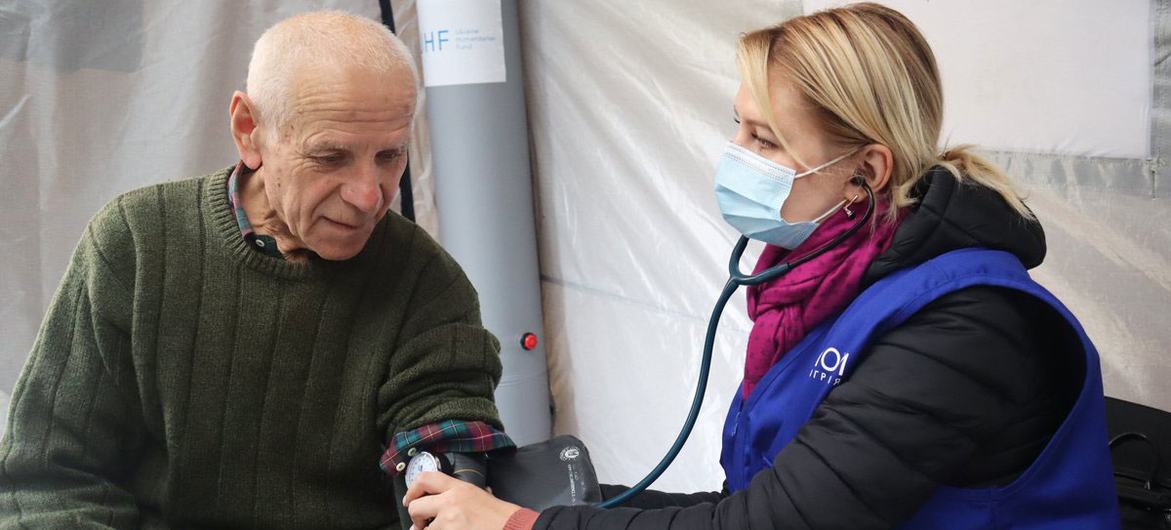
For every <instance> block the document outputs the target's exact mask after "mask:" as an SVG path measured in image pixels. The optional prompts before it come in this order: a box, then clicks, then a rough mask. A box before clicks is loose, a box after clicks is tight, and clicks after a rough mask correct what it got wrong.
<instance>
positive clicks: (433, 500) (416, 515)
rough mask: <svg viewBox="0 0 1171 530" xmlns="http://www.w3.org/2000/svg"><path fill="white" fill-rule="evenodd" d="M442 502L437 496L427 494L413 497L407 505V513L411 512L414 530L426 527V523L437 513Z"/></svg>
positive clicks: (421, 529)
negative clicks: (417, 497) (418, 497)
mask: <svg viewBox="0 0 1171 530" xmlns="http://www.w3.org/2000/svg"><path fill="white" fill-rule="evenodd" d="M442 502H443V501H442V500H440V499H439V497H437V496H427V497H423V498H420V499H415V500H414V501H412V502H411V503H410V504H409V505H407V513H409V514H411V525H412V526H413V527H414V528H415V530H423V529H425V528H427V524H428V523H429V522H430V521H431V520H432V519H434V518H435V516H437V515H439V508H440V504H442Z"/></svg>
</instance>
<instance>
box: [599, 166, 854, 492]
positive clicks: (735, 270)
mask: <svg viewBox="0 0 1171 530" xmlns="http://www.w3.org/2000/svg"><path fill="white" fill-rule="evenodd" d="M851 182H852V183H853V184H855V185H857V186H860V187H861V188H862V189H863V191H865V192H866V211H865V212H863V214H862V217H860V218H859V219H858V221H856V222H855V223H854V225H853V226H851V227H850V228H849V229H848V230H846V231H845V232H842V233H841V234H840V235H838V236H837V237H835V238H833V239H832V240H831V241H829V242H828V243H826V244H824V245H822V246H820V247H818V248H816V249H814V250H813V251H812V252H809V253H808V254H806V255H804V256H801V257H800V258H797V259H795V260H793V261H787V262H785V263H780V264H777V265H773V266H772V267H769V268H767V269H765V270H763V271H760V272H758V273H756V274H744V273H743V272H741V270H740V258H741V257H743V256H744V249H746V248H748V238H747V237H744V236H740V239H739V240H738V241H736V246H735V247H733V248H732V256H731V257H730V258H729V259H728V282H727V283H725V284H724V290H723V291H721V292H720V298H719V299H718V300H716V305H715V307H714V308H712V315H711V317H710V318H708V325H707V336H706V337H705V338H704V342H703V358H702V360H701V361H700V365H699V379H698V381H697V382H696V385H695V397H693V398H692V399H691V411H690V412H688V413H687V420H685V421H684V422H683V428H682V429H681V430H680V431H679V436H677V437H676V438H675V443H674V444H672V445H671V448H670V449H668V450H667V454H665V455H663V459H662V460H660V461H659V464H658V465H656V466H655V467H654V469H652V470H651V471H650V472H649V473H647V475H646V477H643V479H642V480H640V481H639V482H638V483H637V484H635V485H634V486H632V487H631V488H630V489H628V490H626V491H624V492H622V493H621V494H619V495H616V496H614V497H611V498H609V499H606V500H605V501H602V502H600V503H598V504H597V506H598V507H601V508H612V507H615V506H618V505H620V504H622V503H624V502H626V501H628V500H630V498H631V497H634V496H635V495H638V494H639V493H642V492H643V491H645V490H646V489H647V488H648V487H650V485H651V484H653V483H654V482H655V481H656V480H658V478H659V476H660V475H662V474H663V472H664V471H666V470H667V468H668V467H670V465H671V462H673V461H674V460H675V457H676V456H679V451H680V450H682V449H683V444H685V443H687V438H688V437H689V436H691V430H692V429H693V428H694V427H695V422H696V420H697V419H699V409H700V407H702V406H703V396H704V393H705V392H706V391H707V380H708V375H709V373H710V371H711V367H712V347H713V345H714V344H715V341H716V329H717V327H719V325H720V317H721V316H722V315H723V313H724V306H726V305H727V304H728V300H729V299H731V298H732V294H733V293H735V292H736V290H737V289H739V288H740V286H751V285H760V284H762V283H765V282H770V281H772V280H775V279H777V278H780V277H781V276H784V275H785V274H788V273H789V271H791V270H793V268H794V267H797V266H799V265H801V264H803V263H806V262H808V261H810V260H812V259H814V258H816V257H818V256H820V255H822V254H825V253H826V252H828V251H829V250H830V249H832V248H834V247H836V246H838V245H840V244H841V243H842V242H843V241H845V240H846V239H847V238H849V237H850V236H852V235H854V233H855V232H857V231H858V230H860V229H861V228H862V226H863V225H865V224H866V223H867V221H869V220H870V218H871V216H873V215H874V207H875V199H874V190H871V189H870V186H868V185H867V184H866V180H865V179H863V178H862V177H859V176H855V177H854V178H853V179H852V180H851ZM848 207H849V205H847V206H846V208H848ZM846 211H847V213H848V212H849V210H848V209H847V210H846Z"/></svg>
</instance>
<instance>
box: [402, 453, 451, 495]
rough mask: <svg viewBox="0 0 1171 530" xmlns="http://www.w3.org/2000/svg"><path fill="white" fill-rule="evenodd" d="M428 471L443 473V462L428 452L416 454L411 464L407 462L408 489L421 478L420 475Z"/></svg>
mask: <svg viewBox="0 0 1171 530" xmlns="http://www.w3.org/2000/svg"><path fill="white" fill-rule="evenodd" d="M428 471H443V462H441V461H440V460H439V457H438V456H435V455H433V454H431V453H428V452H426V451H420V452H419V453H416V454H415V456H413V457H411V460H410V462H407V474H406V477H405V480H406V482H407V487H408V488H409V487H411V484H414V482H415V480H416V479H418V478H419V475H422V474H423V473H426V472H428Z"/></svg>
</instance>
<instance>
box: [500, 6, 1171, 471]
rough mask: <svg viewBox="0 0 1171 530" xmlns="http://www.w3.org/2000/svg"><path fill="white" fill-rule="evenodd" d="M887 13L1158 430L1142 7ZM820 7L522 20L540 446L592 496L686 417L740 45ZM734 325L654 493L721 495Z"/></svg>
mask: <svg viewBox="0 0 1171 530" xmlns="http://www.w3.org/2000/svg"><path fill="white" fill-rule="evenodd" d="M890 4H892V5H893V6H895V7H897V8H899V9H902V10H904V11H905V12H906V13H907V15H908V16H909V17H910V18H911V19H912V20H914V21H916V22H917V23H918V24H920V25H921V27H922V29H923V31H924V33H925V34H926V36H927V38H928V39H929V40H930V41H931V42H932V44H933V46H934V48H935V50H936V54H937V56H938V58H939V62H940V65H941V70H942V72H943V81H944V85H945V94H946V98H945V99H946V104H947V108H946V115H947V121H946V124H945V127H946V130H947V131H948V138H946V139H945V140H947V141H949V142H950V143H951V144H956V143H962V142H965V141H967V142H977V143H981V144H984V145H985V146H988V147H990V148H992V149H994V151H993V153H992V155H993V156H994V158H995V159H996V160H998V161H999V162H1000V163H1001V164H1003V165H1004V167H1006V168H1007V169H1008V170H1009V172H1010V173H1012V174H1015V175H1017V176H1018V177H1019V178H1020V180H1021V182H1022V186H1023V187H1024V188H1025V190H1026V191H1027V192H1028V194H1029V196H1030V205H1031V206H1032V207H1033V208H1034V209H1035V210H1036V212H1037V214H1038V216H1039V217H1040V218H1041V220H1042V222H1043V223H1044V224H1045V226H1046V230H1047V233H1048V236H1049V243H1050V253H1049V257H1048V259H1047V261H1046V263H1045V264H1044V265H1043V266H1042V267H1040V268H1039V269H1038V270H1037V271H1036V274H1035V275H1036V277H1037V278H1038V279H1039V281H1041V282H1042V283H1043V284H1045V285H1046V286H1048V287H1049V288H1050V289H1051V290H1053V291H1054V292H1055V293H1056V294H1057V295H1058V296H1059V297H1061V298H1062V299H1063V300H1064V301H1065V302H1066V303H1067V305H1069V306H1070V307H1071V308H1072V309H1073V311H1074V312H1075V313H1076V314H1078V315H1079V316H1080V317H1081V318H1082V319H1083V321H1084V322H1085V325H1086V327H1087V329H1088V330H1089V334H1090V336H1091V337H1092V338H1093V339H1094V340H1095V341H1096V342H1097V344H1098V346H1099V348H1100V349H1101V351H1102V359H1103V361H1102V364H1103V369H1104V373H1105V379H1106V388H1107V392H1108V393H1110V394H1112V395H1115V396H1118V397H1122V398H1124V399H1130V400H1135V401H1139V402H1142V403H1146V404H1149V405H1153V406H1156V407H1160V408H1163V409H1171V389H1169V388H1168V387H1167V386H1166V384H1165V383H1164V381H1167V380H1168V379H1169V378H1171V363H1169V362H1168V361H1167V360H1166V357H1165V351H1166V348H1167V346H1168V345H1171V327H1169V326H1167V325H1166V324H1165V322H1166V318H1167V314H1168V313H1169V311H1171V282H1169V280H1171V204H1169V203H1168V199H1167V197H1166V189H1167V186H1166V178H1167V177H1166V176H1165V174H1164V173H1161V172H1160V170H1162V163H1161V162H1160V161H1159V160H1161V159H1160V158H1148V157H1149V156H1150V155H1151V150H1152V149H1158V145H1157V143H1158V142H1155V143H1156V145H1152V142H1151V141H1150V139H1151V135H1152V134H1154V138H1156V140H1157V139H1158V138H1160V136H1159V133H1158V129H1156V130H1155V131H1153V132H1152V131H1151V129H1150V123H1151V119H1152V117H1154V118H1155V122H1156V124H1157V123H1158V116H1160V115H1165V114H1160V113H1166V112H1167V103H1166V98H1163V99H1159V100H1158V102H1157V104H1156V105H1155V106H1154V107H1152V100H1151V85H1152V83H1154V84H1155V85H1156V86H1171V85H1168V84H1167V83H1168V80H1167V79H1166V78H1165V75H1158V71H1155V74H1152V71H1153V65H1154V64H1155V63H1154V62H1153V60H1152V54H1151V47H1152V32H1151V28H1152V25H1153V23H1154V22H1155V21H1152V20H1151V16H1152V13H1154V12H1155V9H1154V8H1155V6H1153V5H1150V4H1148V3H1147V2H1141V1H1133V0H1132V1H1128V2H1091V1H1088V0H1086V1H1079V2H1057V1H1053V0H1048V1H1045V2H1028V3H1027V5H1025V3H1020V2H1012V1H1010V0H996V1H993V2H983V1H981V2H975V1H961V2H944V3H940V2H929V1H927V0H900V1H894V2H890ZM822 5H824V3H822V2H806V3H805V4H804V5H802V4H801V3H800V2H775V1H769V2H766V1H751V2H732V3H728V2H724V3H712V2H704V1H702V0H648V1H643V2H633V3H632V2H622V1H618V0H596V1H594V2H591V3H590V6H589V9H582V8H581V6H577V5H574V4H572V3H564V2H526V3H522V12H521V19H522V24H523V26H522V30H523V31H522V38H523V40H524V41H525V42H524V44H525V53H526V64H525V67H526V72H527V77H528V86H529V90H528V103H529V108H530V114H529V116H530V122H531V128H532V135H533V147H534V149H533V151H534V167H535V178H536V180H537V182H536V189H537V191H538V202H539V207H538V212H539V237H540V248H541V271H542V280H543V285H542V289H543V296H544V303H545V325H546V333H547V334H548V335H549V337H550V341H549V344H548V351H549V356H550V359H549V364H550V386H551V390H552V393H553V397H554V402H555V408H556V414H555V427H554V428H555V431H556V432H558V433H573V434H577V435H578V436H580V437H581V438H582V439H584V440H585V441H586V442H587V444H589V446H590V449H591V452H592V454H593V459H594V462H595V463H596V464H597V465H598V474H599V477H600V478H601V479H602V480H603V481H609V482H619V483H631V482H632V481H634V480H637V479H639V478H641V477H642V475H643V474H644V473H645V472H646V471H647V470H648V469H650V468H651V467H652V466H653V464H654V463H655V462H657V461H658V459H659V458H660V456H661V455H662V453H663V451H665V450H666V448H667V447H668V445H669V443H670V441H671V440H672V439H673V437H674V436H675V434H676V433H677V431H678V428H679V426H680V423H681V422H682V421H683V419H684V417H685V414H686V408H687V405H688V403H689V400H690V398H691V393H692V391H693V385H694V381H695V377H696V375H697V369H698V361H699V353H700V348H701V346H702V337H703V331H704V326H705V324H706V321H707V317H708V312H709V311H710V307H711V305H712V303H713V302H714V301H715V298H716V296H717V294H718V292H719V289H720V287H721V286H722V284H723V282H724V279H725V278H726V268H725V267H726V260H727V253H728V252H729V250H730V248H731V245H732V243H733V241H734V236H735V234H734V233H733V231H732V230H731V228H729V227H728V226H726V225H725V224H724V223H723V221H722V220H721V219H720V217H719V215H718V212H717V210H716V206H715V201H714V198H713V195H712V191H711V188H712V184H713V181H712V175H713V171H714V166H715V162H716V158H717V156H718V154H719V151H720V149H721V146H722V143H723V142H724V141H725V140H726V139H727V138H728V137H729V136H730V135H731V134H732V132H733V130H734V125H733V123H732V120H731V106H732V98H733V95H734V93H735V90H736V87H737V84H738V76H737V73H736V71H735V67H734V53H735V42H736V38H737V35H738V34H739V33H740V32H742V31H745V30H749V29H755V28H757V27H761V26H764V25H767V24H771V23H775V22H778V21H780V20H781V19H783V18H784V17H785V16H786V15H790V14H794V13H800V12H802V11H808V10H813V9H816V8H818V7H821V6H822ZM977 5H978V6H979V8H977V7H976V6H977ZM1158 7H1159V8H1160V9H1161V10H1162V11H1161V12H1163V13H1166V12H1167V6H1166V2H1160V3H1159V5H1158ZM1168 29H1171V28H1164V29H1161V30H1159V32H1158V34H1157V35H1155V36H1154V37H1153V38H1154V39H1155V40H1157V41H1159V42H1162V40H1164V39H1166V38H1168V37H1169V36H1171V35H1168V34H1167V31H1168ZM1166 55H1167V53H1166V52H1164V51H1162V48H1160V51H1159V52H1158V56H1159V57H1166ZM1166 62H1167V61H1163V62H1162V63H1166ZM1162 63H1160V64H1162ZM1164 90H1165V89H1164ZM1164 129H1166V127H1164ZM1163 132H1164V133H1167V132H1171V131H1167V130H1163ZM1161 153H1162V151H1158V152H1156V153H1154V154H1155V155H1159V154H1161ZM1158 181H1161V182H1162V183H1163V185H1162V187H1156V183H1157V182H1158ZM1160 190H1161V191H1160ZM1160 195H1161V196H1160ZM755 256H756V254H755V253H753V255H752V256H751V257H750V258H746V259H745V261H744V264H743V265H744V266H745V267H748V266H750V265H751V264H752V263H754V262H755ZM744 311H745V310H744V298H743V293H740V294H738V295H737V296H736V297H735V298H734V299H733V303H732V304H730V306H729V308H728V310H727V312H726V313H725V317H724V321H723V324H722V327H721V332H720V334H719V339H718V341H717V344H716V357H715V363H714V367H713V374H712V382H711V385H710V389H709V392H708V398H707V401H706V403H705V405H704V408H703V411H702V413H701V416H700V422H699V424H698V426H697V427H696V430H695V432H694V434H693V435H692V437H691V440H690V441H689V442H688V444H687V446H686V448H685V449H684V450H683V453H682V454H681V456H680V457H679V460H677V462H676V464H675V465H674V466H673V467H672V468H671V469H670V470H669V471H667V473H666V474H665V475H664V476H663V478H662V479H660V481H659V482H658V483H657V484H656V487H657V488H660V489H665V490H676V491H696V490H715V489H718V488H719V487H720V484H721V481H722V478H723V472H722V470H720V468H719V465H718V461H717V460H718V455H719V445H720V431H719V429H720V426H721V425H722V422H723V419H724V414H725V412H726V409H727V405H728V402H729V401H730V399H731V398H732V395H733V392H734V390H735V387H736V385H737V383H738V381H739V378H740V375H741V371H742V369H743V356H744V348H745V344H746V336H747V332H748V329H749V322H748V320H747V318H746V317H745V314H744Z"/></svg>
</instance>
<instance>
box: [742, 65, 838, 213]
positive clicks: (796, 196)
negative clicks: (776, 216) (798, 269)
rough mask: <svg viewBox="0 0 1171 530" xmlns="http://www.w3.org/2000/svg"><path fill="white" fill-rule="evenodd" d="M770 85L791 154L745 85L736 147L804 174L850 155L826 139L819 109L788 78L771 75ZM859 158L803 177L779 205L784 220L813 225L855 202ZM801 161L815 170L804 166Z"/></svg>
mask: <svg viewBox="0 0 1171 530" xmlns="http://www.w3.org/2000/svg"><path fill="white" fill-rule="evenodd" d="M770 82H771V83H770V86H769V96H770V98H771V102H772V106H773V110H774V111H775V112H776V115H775V116H774V118H775V119H776V123H777V126H778V127H779V128H780V132H781V134H783V135H784V136H785V140H786V141H787V142H788V144H789V148H790V149H791V151H787V150H786V149H785V148H783V147H781V145H780V142H779V141H778V139H777V137H776V135H774V134H773V132H772V130H771V129H770V128H769V125H768V120H767V119H766V118H765V117H764V115H763V114H762V113H761V110H760V109H759V108H758V107H757V105H756V103H755V102H754V101H753V98H752V95H751V94H750V93H749V91H748V87H746V86H745V85H743V84H741V85H740V90H739V91H738V92H737V93H736V101H735V104H734V112H735V117H736V120H737V121H738V122H739V125H738V129H737V130H736V136H735V137H734V138H733V139H732V141H733V142H734V143H736V144H737V145H739V146H741V147H744V148H746V149H750V150H752V151H753V152H755V153H757V154H759V155H761V156H763V157H765V158H767V159H769V160H772V161H773V162H776V163H778V164H780V165H783V166H785V167H789V168H792V169H795V170H796V171H797V173H798V174H800V173H803V172H805V171H807V170H809V168H810V167H817V166H818V165H821V164H824V163H826V162H828V161H830V160H833V159H834V158H837V157H839V156H842V155H843V154H846V152H847V151H848V150H849V148H848V147H846V146H841V145H836V144H834V143H833V142H831V141H829V139H828V138H826V135H825V133H824V132H822V130H821V127H819V119H820V118H819V116H818V111H817V108H816V107H815V106H814V105H813V104H812V103H810V102H808V101H806V100H805V98H804V97H803V96H802V95H801V93H800V92H798V91H797V90H796V88H795V87H794V86H793V85H792V83H791V82H789V80H788V78H787V77H785V76H783V75H779V74H774V75H772V76H770ZM854 158H855V157H847V158H844V159H842V160H840V161H838V162H837V163H835V164H832V165H830V166H827V167H824V168H822V169H820V170H818V172H817V173H813V174H810V175H806V176H804V177H801V178H798V179H797V180H796V182H794V183H793V190H792V192H791V193H790V194H789V199H787V200H785V202H784V206H783V207H781V205H777V206H778V207H781V211H780V213H781V218H783V219H784V220H786V221H788V222H790V223H798V222H802V221H810V220H813V219H816V218H817V217H819V216H821V215H822V214H824V213H826V212H828V211H829V210H831V209H833V208H834V206H836V205H837V204H839V203H840V202H842V201H843V200H846V199H850V198H851V197H847V196H846V195H847V193H846V187H847V184H846V183H847V181H848V180H849V178H850V176H851V175H853V173H854V169H855V167H854V166H856V165H857V161H855V160H854ZM798 159H800V160H801V161H802V162H805V163H806V164H809V165H808V166H806V165H802V164H801V163H800V162H798Z"/></svg>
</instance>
